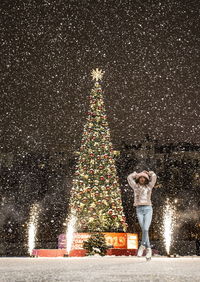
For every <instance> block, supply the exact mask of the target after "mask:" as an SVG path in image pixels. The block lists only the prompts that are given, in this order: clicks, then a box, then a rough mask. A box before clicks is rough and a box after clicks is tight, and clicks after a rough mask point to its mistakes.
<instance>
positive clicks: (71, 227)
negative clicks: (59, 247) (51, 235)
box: [66, 214, 76, 255]
mask: <svg viewBox="0 0 200 282" xmlns="http://www.w3.org/2000/svg"><path fill="white" fill-rule="evenodd" d="M75 224H76V217H75V215H74V214H71V217H70V219H69V222H68V224H67V230H66V240H67V246H66V247H67V254H68V255H69V252H70V250H71V248H72V243H73V237H74V232H75Z"/></svg>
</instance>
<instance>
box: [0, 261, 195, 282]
mask: <svg viewBox="0 0 200 282" xmlns="http://www.w3.org/2000/svg"><path fill="white" fill-rule="evenodd" d="M0 281H1V282H4V281H5V282H7V281H9V282H13V281H15V282H16V281H17V282H23V281H31V282H32V281H48V282H51V281H84V282H85V281H95V282H96V281H101V282H103V281H109V282H112V281H145V282H147V281H156V282H162V281H167V282H168V281H175V282H177V281H181V282H183V281H188V282H193V281H198V282H199V281H200V257H180V258H167V257H153V258H152V260H151V261H149V262H147V261H146V260H145V258H144V257H143V258H137V257H131V256H130V257H126V256H122V257H117V256H106V257H97V256H94V257H83V258H67V257H66V258H0Z"/></svg>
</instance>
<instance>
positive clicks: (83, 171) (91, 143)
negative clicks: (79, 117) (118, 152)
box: [69, 69, 127, 232]
mask: <svg viewBox="0 0 200 282" xmlns="http://www.w3.org/2000/svg"><path fill="white" fill-rule="evenodd" d="M102 76H103V72H102V71H101V70H98V69H96V70H93V71H92V77H93V80H95V83H94V87H93V89H92V91H91V94H90V96H89V99H90V107H89V112H88V117H87V120H86V123H85V125H84V130H83V137H82V141H81V147H80V152H79V159H78V162H77V166H76V171H75V176H74V179H73V187H72V190H71V198H70V204H69V209H70V210H69V215H74V216H75V217H76V219H77V220H76V230H77V231H78V232H94V231H102V232H111V231H112V232H114V231H124V232H125V231H126V229H127V223H126V218H125V215H124V212H123V206H122V200H121V191H120V188H119V181H118V180H119V179H118V176H117V172H116V167H115V160H114V155H115V151H114V150H113V147H112V143H111V137H110V130H109V127H108V122H107V116H106V110H105V105H104V101H103V95H102V88H101V85H100V83H99V80H101V79H102Z"/></svg>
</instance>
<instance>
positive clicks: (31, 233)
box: [28, 204, 40, 255]
mask: <svg viewBox="0 0 200 282" xmlns="http://www.w3.org/2000/svg"><path fill="white" fill-rule="evenodd" d="M39 208H40V207H39V204H33V205H32V206H31V210H30V218H29V223H28V252H29V254H30V255H31V254H32V251H33V249H34V248H35V241H36V233H37V224H38V215H39Z"/></svg>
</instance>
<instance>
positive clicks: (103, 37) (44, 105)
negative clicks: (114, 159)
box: [0, 0, 200, 152]
mask: <svg viewBox="0 0 200 282" xmlns="http://www.w3.org/2000/svg"><path fill="white" fill-rule="evenodd" d="M199 8H200V2H199V1H197V0H196V1H193V0H192V1H184V0H181V1H172V0H165V1H143V0H136V1H127V0H123V1H119V0H116V1H106V0H100V1H99V0H98V1H94V0H92V1H85V0H83V1H64V0H59V1H58V0H56V1H15V0H10V1H9V0H7V1H4V0H2V1H1V3H0V21H1V38H0V44H1V48H0V52H1V66H0V67H1V107H0V109H1V115H0V119H1V150H2V151H15V152H16V151H22V150H25V151H26V150H33V151H34V150H35V151H36V150H40V151H44V150H67V151H68V150H69V151H71V152H73V151H74V150H76V149H78V148H79V146H80V140H81V134H82V131H83V124H84V122H85V120H86V117H87V112H88V106H89V100H88V96H89V93H90V90H91V88H92V86H93V82H92V80H91V74H90V72H91V70H92V69H93V68H96V67H98V68H102V69H103V70H104V71H105V75H104V78H103V82H102V87H103V91H104V98H105V104H106V109H107V115H108V121H109V125H110V128H111V136H112V141H113V144H114V147H115V148H117V147H118V146H120V144H121V142H122V141H125V142H127V143H132V142H134V141H141V140H142V139H144V135H145V134H146V133H148V134H149V135H150V137H153V138H157V139H158V140H160V142H163V143H164V142H168V141H170V142H179V141H181V142H191V143H192V142H194V143H198V144H199V143H200V141H199V138H198V137H199V130H200V118H199V116H200V95H199V80H200V73H199V70H200V67H199V53H200V51H199V50H200V38H199V30H200V27H199V22H200V14H199V11H200V10H199Z"/></svg>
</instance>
